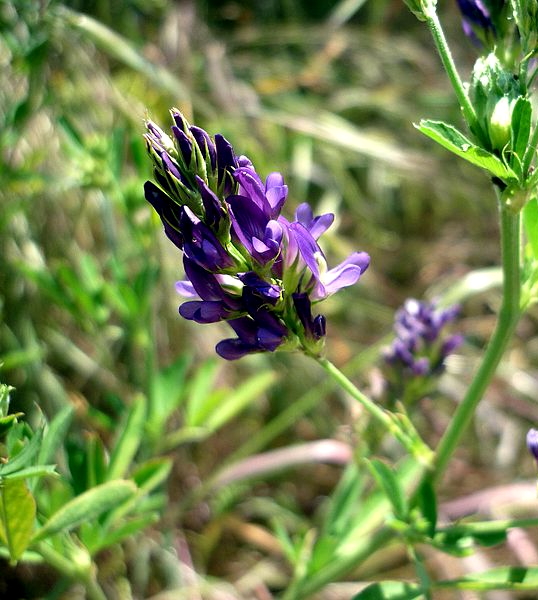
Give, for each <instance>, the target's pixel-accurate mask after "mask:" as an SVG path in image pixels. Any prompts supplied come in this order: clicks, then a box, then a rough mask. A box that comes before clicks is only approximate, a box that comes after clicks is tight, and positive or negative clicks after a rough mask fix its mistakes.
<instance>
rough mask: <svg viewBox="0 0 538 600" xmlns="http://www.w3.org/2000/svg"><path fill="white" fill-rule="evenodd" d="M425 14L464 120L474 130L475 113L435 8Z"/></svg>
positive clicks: (475, 125) (475, 123)
mask: <svg viewBox="0 0 538 600" xmlns="http://www.w3.org/2000/svg"><path fill="white" fill-rule="evenodd" d="M425 16H426V24H427V25H428V27H429V29H430V32H431V34H432V36H433V41H434V42H435V46H436V48H437V52H439V56H440V57H441V61H442V63H443V66H444V68H445V71H446V73H447V75H448V78H449V79H450V83H451V84H452V87H453V88H454V91H455V92H456V96H457V97H458V101H459V103H460V107H461V110H462V112H463V116H464V117H465V120H466V121H467V124H468V125H469V128H470V129H471V131H476V130H477V128H478V122H477V118H476V113H475V110H474V108H473V105H472V104H471V101H470V100H469V96H468V95H467V91H466V89H465V86H464V85H463V82H462V80H461V78H460V76H459V73H458V70H457V69H456V65H455V63H454V59H453V58H452V53H451V52H450V48H449V47H448V44H447V41H446V38H445V34H444V32H443V28H442V27H441V23H440V21H439V17H438V16H437V13H436V12H435V9H432V10H430V11H428V12H427V14H426V15H425Z"/></svg>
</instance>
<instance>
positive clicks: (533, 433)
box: [527, 429, 538, 463]
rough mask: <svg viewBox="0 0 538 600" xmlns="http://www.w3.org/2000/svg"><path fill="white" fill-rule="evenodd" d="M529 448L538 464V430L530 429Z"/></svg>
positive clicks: (528, 436)
mask: <svg viewBox="0 0 538 600" xmlns="http://www.w3.org/2000/svg"><path fill="white" fill-rule="evenodd" d="M527 448H528V449H529V452H530V453H531V454H532V455H533V456H534V459H535V460H536V462H537V463H538V429H529V432H528V433H527Z"/></svg>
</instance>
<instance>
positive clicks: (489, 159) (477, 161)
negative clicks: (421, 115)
mask: <svg viewBox="0 0 538 600" xmlns="http://www.w3.org/2000/svg"><path fill="white" fill-rule="evenodd" d="M415 127H416V128H417V129H418V130H419V131H421V132H422V133H423V134H424V135H426V136H428V137H429V138H431V139H432V140H434V141H435V142H437V143H438V144H440V145H441V146H443V148H446V149H447V150H449V151H450V152H452V153H453V154H455V155H456V156H459V157H461V158H464V159H465V160H466V161H468V162H470V163H472V164H473V165H476V166H477V167H480V168H482V169H486V171H489V172H490V173H491V174H492V175H495V176H496V177H499V178H501V179H503V180H507V179H517V175H516V174H515V173H514V171H513V170H512V169H511V168H510V167H509V166H507V165H505V164H504V163H503V162H502V160H501V159H500V158H499V157H497V156H495V155H494V154H491V152H488V151H487V150H484V149H483V148H480V146H477V145H476V144H474V143H473V142H471V140H469V139H468V138H466V137H465V136H464V135H463V133H461V132H460V131H458V130H457V129H456V128H455V127H453V126H452V125H448V124H447V123H443V122H442V121H429V120H422V121H421V122H420V123H419V124H418V125H415Z"/></svg>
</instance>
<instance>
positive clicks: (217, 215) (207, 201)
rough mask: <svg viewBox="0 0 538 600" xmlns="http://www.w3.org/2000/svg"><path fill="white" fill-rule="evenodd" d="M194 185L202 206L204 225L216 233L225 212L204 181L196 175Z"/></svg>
mask: <svg viewBox="0 0 538 600" xmlns="http://www.w3.org/2000/svg"><path fill="white" fill-rule="evenodd" d="M196 184H197V186H198V191H199V192H200V196H201V197H202V204H203V206H204V213H205V216H204V223H205V224H206V225H207V226H208V227H210V228H211V229H212V230H213V231H218V229H219V225H220V223H221V221H222V220H223V219H225V218H226V211H225V210H224V208H223V207H222V204H221V202H220V200H219V199H218V197H217V195H216V194H215V193H214V192H213V191H212V190H211V189H209V187H208V186H207V185H206V183H205V181H204V180H203V179H201V178H200V177H198V175H196Z"/></svg>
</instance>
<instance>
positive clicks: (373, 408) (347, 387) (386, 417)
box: [316, 357, 408, 448]
mask: <svg viewBox="0 0 538 600" xmlns="http://www.w3.org/2000/svg"><path fill="white" fill-rule="evenodd" d="M316 360H317V362H318V363H319V364H320V365H321V366H322V367H323V368H324V369H325V371H327V373H329V375H330V376H331V377H332V378H333V379H334V380H335V381H336V383H337V384H338V385H339V386H340V387H341V388H342V389H343V390H344V391H346V392H347V393H348V394H349V395H350V396H351V397H352V398H354V399H355V400H357V401H358V402H359V403H360V404H361V405H362V406H363V408H365V409H366V411H367V412H368V413H369V414H370V415H371V416H372V417H373V418H374V419H375V420H376V421H377V422H378V423H380V424H381V425H382V426H383V427H384V428H385V429H386V430H387V431H389V432H390V433H392V434H393V435H394V436H395V437H396V438H397V439H398V440H399V441H400V442H402V444H403V445H404V446H405V447H406V448H407V447H408V443H407V439H408V438H407V436H406V435H405V434H404V432H403V431H402V430H401V429H400V427H398V425H397V423H396V421H395V420H394V419H393V418H392V417H391V414H390V413H388V412H387V411H386V410H384V409H382V408H381V407H380V406H378V405H377V404H376V403H375V402H374V401H373V400H370V398H368V396H366V394H363V393H362V392H361V391H360V390H359V389H358V388H357V387H356V386H355V384H353V383H352V382H351V381H350V380H349V379H348V378H347V377H346V376H345V375H344V374H343V373H342V371H340V369H338V368H337V367H336V366H335V365H333V363H332V362H331V361H329V360H327V359H326V358H323V357H316Z"/></svg>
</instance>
